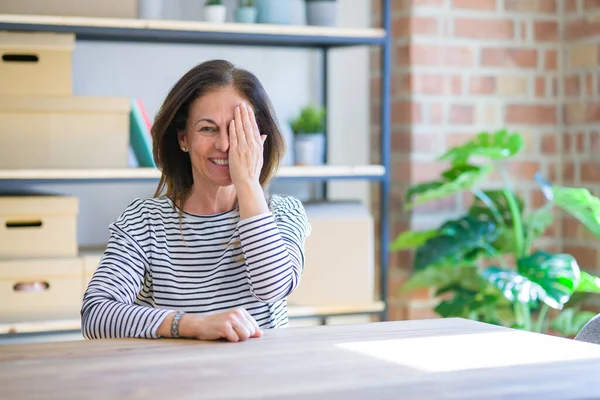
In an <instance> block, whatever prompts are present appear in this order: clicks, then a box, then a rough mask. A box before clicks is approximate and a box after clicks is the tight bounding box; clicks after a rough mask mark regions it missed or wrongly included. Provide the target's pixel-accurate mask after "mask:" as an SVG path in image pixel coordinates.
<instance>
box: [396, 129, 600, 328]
mask: <svg viewBox="0 0 600 400" xmlns="http://www.w3.org/2000/svg"><path fill="white" fill-rule="evenodd" d="M522 148H523V139H522V137H521V135H520V134H518V133H509V132H507V131H506V130H501V131H498V132H495V133H493V134H491V133H487V132H483V133H480V134H479V135H477V137H475V138H474V139H472V140H469V141H467V142H466V143H464V144H462V145H460V146H456V147H454V148H451V149H450V150H449V151H448V152H446V153H445V154H443V155H442V156H441V157H440V158H439V161H444V162H447V163H449V165H450V166H449V167H448V169H446V170H445V171H444V172H442V174H441V176H440V178H439V179H437V180H435V181H431V182H422V183H418V184H416V185H413V186H412V187H410V188H409V190H408V192H407V194H406V206H405V209H407V210H411V209H413V208H414V207H415V206H417V205H419V204H423V203H426V202H429V201H433V200H438V199H442V198H444V197H447V196H451V195H456V194H458V193H461V192H465V191H470V192H472V194H473V195H474V201H473V203H472V205H471V206H470V208H469V209H468V210H467V211H466V213H465V214H464V215H463V216H461V217H460V218H457V219H453V220H449V221H444V222H443V223H442V224H441V225H440V226H439V227H438V228H436V229H431V230H427V231H406V232H403V233H401V234H400V235H399V236H398V237H397V238H396V239H395V240H394V242H393V243H392V244H391V249H392V250H394V251H401V250H402V251H403V250H408V249H411V250H412V249H414V250H415V253H414V270H415V273H414V274H413V275H412V276H411V277H410V279H409V280H408V281H407V282H406V284H405V285H404V286H403V288H402V290H403V291H411V290H414V289H417V288H433V289H435V292H434V293H435V296H436V297H437V298H438V299H439V302H438V304H437V307H436V308H435V311H436V313H437V314H439V315H440V316H442V317H462V318H469V319H474V320H479V321H483V322H487V323H492V324H498V325H504V326H509V327H515V328H519V329H525V330H531V331H535V332H543V333H547V332H554V333H557V334H560V335H563V336H568V337H572V336H573V335H574V333H576V330H577V329H580V328H581V327H582V326H583V325H584V324H585V323H586V322H587V321H589V320H590V319H591V318H592V317H593V316H594V313H591V312H586V311H581V304H582V300H583V299H585V298H586V296H587V295H588V294H589V293H600V278H598V277H596V276H593V275H590V274H589V273H586V272H585V271H582V270H581V269H580V268H579V265H578V263H577V260H575V258H574V257H573V256H571V255H570V254H564V253H552V252H548V251H542V250H539V249H536V248H535V246H534V243H535V241H536V239H538V238H539V237H541V236H542V235H543V234H544V233H545V231H546V230H547V228H548V227H550V226H551V225H552V224H553V220H554V212H566V213H568V214H570V215H572V216H573V217H575V218H576V219H577V220H578V221H579V222H580V223H582V224H583V225H584V226H585V227H586V228H587V229H588V230H589V231H590V232H592V233H593V234H594V235H596V236H600V199H598V198H597V197H594V196H592V195H591V194H590V192H589V191H588V190H587V189H582V188H570V187H564V186H558V185H553V184H551V183H549V182H547V181H546V180H545V179H544V177H542V176H541V175H539V174H538V175H537V176H536V181H537V183H538V184H539V188H540V190H541V191H542V193H543V194H544V196H545V199H546V203H545V204H544V205H543V206H542V207H540V208H538V209H532V210H526V209H525V206H524V204H525V202H524V201H523V199H522V198H521V197H520V196H519V194H518V193H517V192H516V191H515V189H514V188H513V184H512V182H511V181H510V178H509V175H508V173H507V172H506V170H505V168H504V166H503V161H507V160H510V159H511V158H512V157H514V156H516V155H517V154H518V153H519V152H520V151H521V150H522ZM476 159H477V160H479V162H477V161H476ZM493 170H496V171H497V172H499V174H500V176H501V177H502V182H503V184H502V186H501V187H500V188H495V189H485V188H483V187H480V184H481V183H482V182H483V181H484V179H485V178H486V177H487V176H488V175H489V174H490V173H491V172H492V171H493Z"/></svg>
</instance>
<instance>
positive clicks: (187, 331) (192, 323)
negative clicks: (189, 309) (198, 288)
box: [156, 312, 202, 338]
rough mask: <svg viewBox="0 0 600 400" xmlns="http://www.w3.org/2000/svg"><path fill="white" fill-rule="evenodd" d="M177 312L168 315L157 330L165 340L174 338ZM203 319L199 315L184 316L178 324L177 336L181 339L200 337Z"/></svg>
mask: <svg viewBox="0 0 600 400" xmlns="http://www.w3.org/2000/svg"><path fill="white" fill-rule="evenodd" d="M176 315H177V312H172V313H170V314H167V316H166V318H165V319H164V321H163V322H162V323H161V324H160V326H159V327H158V330H157V332H156V333H157V334H158V336H160V337H163V338H172V337H173V334H172V332H173V322H174V320H175V317H176ZM201 319H202V318H200V317H199V316H197V315H193V314H186V313H184V314H182V315H181V318H179V321H178V322H177V327H176V329H177V335H178V336H179V338H195V337H197V336H198V332H199V330H200V328H201V324H202V323H201Z"/></svg>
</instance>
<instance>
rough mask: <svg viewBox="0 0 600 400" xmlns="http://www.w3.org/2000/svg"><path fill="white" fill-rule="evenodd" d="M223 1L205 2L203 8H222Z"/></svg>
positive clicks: (207, 0)
mask: <svg viewBox="0 0 600 400" xmlns="http://www.w3.org/2000/svg"><path fill="white" fill-rule="evenodd" d="M222 5H223V0H206V4H205V6H222Z"/></svg>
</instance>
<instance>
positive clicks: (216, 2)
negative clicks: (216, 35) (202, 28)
mask: <svg viewBox="0 0 600 400" xmlns="http://www.w3.org/2000/svg"><path fill="white" fill-rule="evenodd" d="M226 16H227V9H226V8H225V6H224V5H223V1H222V0H206V3H205V4H204V21H206V22H216V23H223V22H225V17H226Z"/></svg>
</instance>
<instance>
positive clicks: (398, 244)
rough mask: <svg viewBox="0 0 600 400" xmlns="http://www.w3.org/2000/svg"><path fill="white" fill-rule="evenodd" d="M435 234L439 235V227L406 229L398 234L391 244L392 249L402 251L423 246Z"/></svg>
mask: <svg viewBox="0 0 600 400" xmlns="http://www.w3.org/2000/svg"><path fill="white" fill-rule="evenodd" d="M435 235H437V229H432V230H429V231H418V232H413V231H406V232H403V233H401V234H400V235H398V237H397V238H396V240H394V241H393V242H392V243H391V244H390V250H394V251H400V250H407V249H414V248H415V247H419V246H422V245H423V244H424V243H425V242H427V241H428V240H429V239H431V238H432V237H434V236H435Z"/></svg>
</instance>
